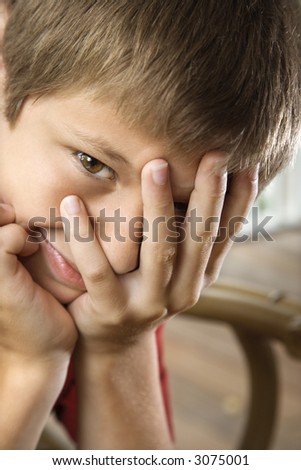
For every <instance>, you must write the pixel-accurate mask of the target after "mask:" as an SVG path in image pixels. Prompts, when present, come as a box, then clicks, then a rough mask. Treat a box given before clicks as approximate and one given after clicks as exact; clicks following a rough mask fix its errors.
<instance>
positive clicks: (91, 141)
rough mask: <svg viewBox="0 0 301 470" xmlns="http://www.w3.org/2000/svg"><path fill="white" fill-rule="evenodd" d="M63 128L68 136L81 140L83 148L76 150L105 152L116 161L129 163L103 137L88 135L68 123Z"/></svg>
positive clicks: (98, 153)
mask: <svg viewBox="0 0 301 470" xmlns="http://www.w3.org/2000/svg"><path fill="white" fill-rule="evenodd" d="M65 129H66V131H67V132H68V134H69V135H70V137H72V138H74V137H75V138H76V139H77V141H78V142H79V141H81V143H82V146H83V149H78V150H85V149H86V150H88V151H91V153H96V156H97V155H100V154H102V155H104V154H105V155H106V156H108V157H109V158H110V159H111V160H113V161H114V162H116V163H122V164H123V165H125V164H126V165H130V162H129V161H128V160H127V159H126V158H125V157H124V156H123V155H121V153H120V152H119V151H118V150H117V149H115V148H114V147H113V146H112V145H111V144H110V143H109V142H108V141H106V140H105V139H104V138H103V137H92V136H91V135H88V134H86V133H85V132H82V131H80V130H79V129H75V128H73V127H70V126H69V125H66V126H65ZM92 156H93V155H92Z"/></svg>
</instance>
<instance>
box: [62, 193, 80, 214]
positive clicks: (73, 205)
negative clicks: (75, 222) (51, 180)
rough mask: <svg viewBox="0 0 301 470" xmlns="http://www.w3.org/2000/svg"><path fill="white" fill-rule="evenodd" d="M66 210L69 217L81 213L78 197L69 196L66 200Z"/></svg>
mask: <svg viewBox="0 0 301 470" xmlns="http://www.w3.org/2000/svg"><path fill="white" fill-rule="evenodd" d="M64 208H65V209H66V212H68V214H69V215H75V214H78V213H79V212H80V203H79V199H78V197H76V196H68V197H66V198H65V199H64Z"/></svg>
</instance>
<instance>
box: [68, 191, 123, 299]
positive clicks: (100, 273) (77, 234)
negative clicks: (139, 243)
mask: <svg viewBox="0 0 301 470" xmlns="http://www.w3.org/2000/svg"><path fill="white" fill-rule="evenodd" d="M60 210H61V215H62V216H63V217H66V218H67V219H68V220H69V222H70V233H68V234H67V233H66V232H65V233H66V235H67V236H68V241H69V239H70V249H71V252H72V256H73V260H74V263H75V264H76V266H77V268H78V270H79V272H80V274H81V276H82V278H83V281H84V283H85V286H86V289H87V291H88V293H89V295H90V297H91V299H93V300H94V301H96V302H98V301H100V300H101V301H102V305H105V299H106V298H108V297H109V298H110V299H111V294H110V293H111V292H112V290H114V289H116V288H118V281H117V277H116V276H115V274H114V272H113V270H112V268H111V266H110V264H109V262H108V260H107V258H106V256H105V253H104V251H103V249H102V247H101V245H100V243H99V241H98V239H97V237H96V235H95V233H94V229H93V227H92V224H91V222H90V220H89V217H88V214H87V211H86V209H85V206H84V204H83V202H82V201H81V200H80V199H79V198H78V197H77V196H67V197H66V198H64V199H63V201H62V203H61V208H60ZM64 229H66V228H65V227H64Z"/></svg>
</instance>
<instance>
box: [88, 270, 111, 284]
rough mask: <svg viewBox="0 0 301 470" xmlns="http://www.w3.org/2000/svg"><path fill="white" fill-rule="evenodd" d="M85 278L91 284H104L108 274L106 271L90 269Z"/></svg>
mask: <svg viewBox="0 0 301 470" xmlns="http://www.w3.org/2000/svg"><path fill="white" fill-rule="evenodd" d="M85 277H86V279H87V280H88V281H89V282H91V284H103V283H104V282H105V281H106V280H107V272H106V269H99V268H96V269H93V268H90V269H88V271H87V273H86V274H85Z"/></svg>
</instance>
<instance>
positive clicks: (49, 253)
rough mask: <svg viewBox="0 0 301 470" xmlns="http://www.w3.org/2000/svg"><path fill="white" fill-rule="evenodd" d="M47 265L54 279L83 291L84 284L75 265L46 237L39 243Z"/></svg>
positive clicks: (84, 288) (84, 289)
mask: <svg viewBox="0 0 301 470" xmlns="http://www.w3.org/2000/svg"><path fill="white" fill-rule="evenodd" d="M41 248H42V249H43V251H44V253H45V255H46V258H47V260H48V265H49V267H50V269H51V271H52V274H53V275H54V277H55V279H57V280H59V281H60V282H61V283H62V284H65V285H66V286H67V287H71V288H73V289H74V288H75V289H77V290H80V291H83V292H85V291H86V290H87V289H86V286H85V284H84V281H83V278H82V276H81V274H80V273H79V271H78V270H77V269H76V267H75V266H74V265H73V263H71V262H70V261H69V260H67V259H66V258H65V257H64V256H63V255H62V254H61V253H60V252H59V251H58V250H57V249H56V248H55V247H54V246H53V245H52V243H50V242H49V241H48V240H47V239H45V240H44V241H43V243H41Z"/></svg>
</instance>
